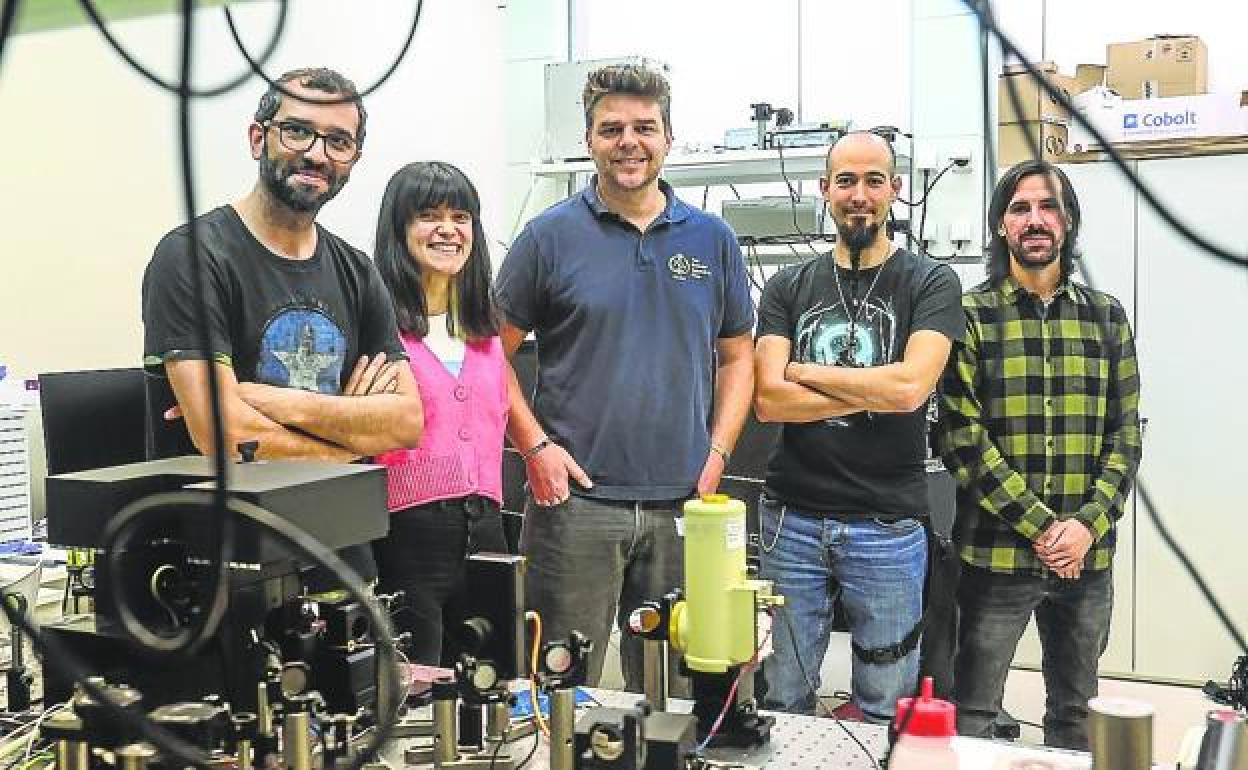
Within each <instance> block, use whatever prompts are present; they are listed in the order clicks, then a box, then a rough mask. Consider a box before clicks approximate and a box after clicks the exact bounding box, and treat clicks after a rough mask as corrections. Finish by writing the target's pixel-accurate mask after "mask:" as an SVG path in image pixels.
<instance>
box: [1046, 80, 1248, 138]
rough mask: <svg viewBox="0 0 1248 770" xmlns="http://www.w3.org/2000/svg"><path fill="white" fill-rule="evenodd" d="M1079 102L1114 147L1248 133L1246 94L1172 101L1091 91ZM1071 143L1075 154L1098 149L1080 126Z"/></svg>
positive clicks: (1074, 128) (1074, 129) (1072, 130)
mask: <svg viewBox="0 0 1248 770" xmlns="http://www.w3.org/2000/svg"><path fill="white" fill-rule="evenodd" d="M1075 102H1076V106H1077V107H1078V108H1079V111H1080V112H1081V113H1082V114H1084V115H1085V116H1087V117H1088V118H1089V120H1090V121H1091V122H1092V123H1093V124H1094V125H1095V126H1096V127H1097V128H1098V129H1099V130H1100V132H1101V133H1102V134H1104V135H1105V138H1106V139H1107V140H1109V142H1110V143H1112V144H1120V143H1127V142H1157V141H1163V140H1170V139H1193V140H1198V139H1206V138H1212V137H1223V136H1242V135H1244V134H1248V91H1232V92H1224V93H1214V94H1200V95H1198V96H1175V97H1171V98H1168V99H1120V98H1117V97H1115V96H1114V95H1112V94H1107V93H1106V92H1102V93H1096V92H1095V91H1088V92H1087V93H1086V94H1081V95H1080V96H1079V97H1078V98H1077V99H1076V100H1075ZM1069 144H1070V150H1071V151H1072V152H1086V151H1088V150H1095V149H1099V147H1100V145H1099V143H1098V142H1096V140H1095V139H1094V138H1093V137H1092V135H1091V134H1090V133H1089V132H1087V131H1086V130H1085V129H1084V128H1083V126H1081V125H1079V124H1078V123H1077V122H1073V125H1072V126H1071V128H1070V142H1069Z"/></svg>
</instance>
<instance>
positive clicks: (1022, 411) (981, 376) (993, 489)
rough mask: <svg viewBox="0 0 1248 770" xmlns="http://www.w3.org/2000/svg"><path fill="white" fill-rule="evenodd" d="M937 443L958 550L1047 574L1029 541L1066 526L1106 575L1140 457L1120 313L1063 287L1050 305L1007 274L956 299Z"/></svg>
mask: <svg viewBox="0 0 1248 770" xmlns="http://www.w3.org/2000/svg"><path fill="white" fill-rule="evenodd" d="M962 306H963V308H964V309H965V310H966V317H967V324H966V336H965V337H964V338H963V340H961V341H959V342H957V343H955V344H954V349H953V353H952V355H950V357H949V365H948V367H947V368H946V370H945V375H944V378H943V379H942V381H941V417H940V423H939V425H938V426H937V429H936V434H935V438H936V446H937V449H938V450H939V451H940V454H941V456H942V458H943V459H944V461H945V465H946V466H947V467H948V468H949V470H950V471H951V472H952V473H953V475H954V478H956V479H957V482H958V516H957V523H956V525H955V526H954V542H955V543H956V544H957V546H958V550H959V552H960V553H961V555H962V560H963V561H965V562H967V563H969V564H972V565H974V566H976V567H981V568H984V569H989V570H992V571H994V572H1012V573H1024V574H1036V575H1040V574H1043V573H1044V571H1045V568H1044V565H1043V564H1042V563H1041V562H1040V559H1039V558H1038V557H1037V556H1036V554H1035V551H1034V550H1032V541H1033V540H1035V539H1036V538H1037V537H1038V536H1039V535H1040V533H1041V532H1043V531H1044V530H1045V528H1047V527H1048V526H1049V525H1050V524H1052V523H1053V522H1054V521H1057V520H1064V519H1069V518H1076V519H1078V520H1079V521H1081V522H1083V523H1084V524H1086V525H1087V526H1088V529H1089V530H1091V532H1092V533H1093V537H1094V542H1093V545H1092V547H1091V549H1089V551H1088V555H1087V558H1086V559H1085V560H1084V568H1085V569H1091V570H1102V569H1107V568H1108V567H1109V565H1110V561H1111V560H1112V558H1113V555H1114V543H1115V540H1116V527H1115V522H1117V520H1118V518H1119V517H1121V516H1122V507H1123V503H1124V501H1125V499H1126V496H1127V493H1128V491H1129V490H1130V487H1131V481H1132V479H1133V478H1134V477H1135V470H1136V467H1137V466H1138V465H1139V462H1140V449H1141V447H1140V426H1139V412H1138V404H1139V393H1140V378H1139V370H1138V368H1137V366H1136V358H1135V342H1134V340H1133V339H1132V336H1131V326H1130V324H1129V323H1128V321H1127V315H1126V313H1125V311H1123V309H1122V305H1120V304H1119V303H1118V301H1117V300H1116V299H1114V298H1113V297H1111V296H1109V295H1108V294H1103V293H1101V292H1098V291H1094V290H1092V289H1089V288H1087V287H1086V286H1081V285H1078V284H1073V283H1071V282H1069V281H1067V282H1064V283H1063V284H1062V286H1061V287H1060V288H1059V289H1058V291H1057V294H1056V296H1055V297H1054V299H1053V302H1052V303H1051V304H1050V305H1049V306H1048V307H1047V308H1046V307H1044V305H1043V304H1042V303H1041V302H1040V300H1039V299H1038V298H1037V297H1035V296H1034V295H1032V294H1030V293H1029V292H1027V291H1025V290H1023V289H1022V288H1020V287H1019V286H1018V284H1017V283H1015V282H1014V280H1013V278H1008V277H1007V278H1006V279H1005V281H1003V282H1002V283H1001V284H1000V285H999V286H997V287H995V288H994V287H992V286H990V285H989V284H986V283H985V284H981V285H980V286H977V287H976V288H974V289H972V290H970V291H968V292H967V293H966V294H964V295H963V296H962Z"/></svg>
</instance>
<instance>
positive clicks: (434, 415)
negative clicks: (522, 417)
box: [376, 334, 507, 511]
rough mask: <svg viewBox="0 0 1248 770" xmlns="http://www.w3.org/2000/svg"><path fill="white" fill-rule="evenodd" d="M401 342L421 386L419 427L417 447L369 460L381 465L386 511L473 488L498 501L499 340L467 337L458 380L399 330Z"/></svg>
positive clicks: (502, 378)
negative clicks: (422, 418) (422, 425)
mask: <svg viewBox="0 0 1248 770" xmlns="http://www.w3.org/2000/svg"><path fill="white" fill-rule="evenodd" d="M403 347H404V348H406V349H407V355H408V359H409V362H410V364H411V367H412V374H413V375H415V377H416V384H417V385H418V386H419V387H420V403H421V406H422V407H423V409H424V413H425V432H424V435H423V436H422V437H421V439H420V446H418V447H417V448H415V449H399V450H395V451H392V452H386V453H384V454H381V455H378V456H377V458H376V461H377V462H379V463H381V464H383V465H385V466H387V476H388V479H387V482H388V487H389V507H390V510H391V511H397V510H402V509H404V508H409V507H411V506H413V505H420V504H423V503H429V502H433V501H435V500H446V499H450V498H455V497H464V496H466V495H472V494H477V495H482V496H484V497H489V498H491V499H493V500H495V501H496V502H498V503H500V504H501V503H502V500H503V431H504V429H505V428H506V426H507V378H506V375H505V372H506V371H507V370H506V366H507V363H506V359H505V358H504V356H503V345H502V342H501V341H500V340H499V338H498V337H489V338H487V339H483V340H472V341H469V342H468V343H467V345H466V346H465V348H464V365H463V367H462V368H461V369H460V373H459V377H458V378H456V377H454V376H452V375H451V373H450V372H449V371H447V368H446V367H445V366H444V365H443V364H442V362H441V361H439V360H438V358H437V356H435V355H434V354H433V352H432V351H431V350H429V348H428V346H426V345H425V343H424V341H423V340H421V339H418V338H416V337H413V336H411V335H408V334H404V335H403Z"/></svg>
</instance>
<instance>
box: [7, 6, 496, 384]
mask: <svg viewBox="0 0 1248 770" xmlns="http://www.w3.org/2000/svg"><path fill="white" fill-rule="evenodd" d="M424 5H425V8H424V12H423V17H422V21H421V25H420V28H419V30H418V31H417V34H416V39H415V41H414V42H413V46H412V50H411V52H410V53H409V55H408V57H407V59H406V60H405V61H404V62H403V63H402V65H401V66H400V68H399V69H398V71H397V72H396V73H395V75H394V76H393V77H392V78H391V80H390V81H388V82H387V83H386V84H385V85H384V86H383V87H382V88H381V90H379V91H377V92H376V93H375V94H373V95H372V96H370V97H368V98H367V99H366V102H365V103H366V107H367V109H368V112H369V123H368V137H367V141H366V144H365V147H364V155H363V157H362V158H361V160H360V162H359V163H358V165H357V166H356V169H355V171H354V173H353V176H352V180H351V182H350V183H349V184H348V185H347V187H346V189H345V190H344V191H343V192H342V193H341V194H340V195H339V196H338V198H337V199H336V200H334V201H333V202H332V203H330V204H329V205H328V206H327V207H326V208H325V209H324V211H323V212H322V214H321V218H320V220H321V222H322V223H324V224H325V225H326V226H328V227H329V228H330V229H332V230H334V231H335V232H337V233H338V234H340V235H342V236H343V237H345V238H346V239H347V240H349V241H350V242H351V243H353V244H354V245H356V246H358V247H360V248H363V249H365V250H369V249H371V246H372V240H373V235H372V234H373V230H374V227H375V221H376V219H375V218H376V213H377V207H378V205H379V203H380V199H381V193H382V190H383V189H384V186H385V183H386V181H387V180H388V178H389V176H390V175H391V174H392V173H393V172H394V171H395V170H396V169H397V168H398V167H399V166H401V165H402V164H404V163H407V162H409V161H412V160H418V159H430V158H439V159H443V160H448V161H451V162H453V163H456V164H458V165H460V166H461V167H462V168H463V169H464V170H465V171H466V172H467V173H468V175H469V176H470V177H471V178H472V179H473V181H474V182H475V183H476V184H477V187H478V188H479V190H480V192H481V195H482V198H483V209H484V217H485V220H486V226H487V230H488V231H489V232H491V233H494V232H501V231H503V230H504V228H503V226H502V225H501V224H500V223H501V222H502V220H503V218H504V217H503V197H504V190H503V179H504V174H503V168H504V160H503V157H504V152H503V140H502V134H503V130H504V129H503V125H504V123H503V82H504V72H503V64H502V62H503V57H502V54H501V51H502V46H503V36H502V29H503V25H502V18H503V11H502V9H501V8H500V3H498V2H497V0H456V2H450V3H448V2H436V1H429V2H425V4H424ZM412 8H413V4H412V3H409V2H404V3H398V2H393V0H353V2H351V3H350V4H347V3H344V2H341V1H340V0H302V2H298V3H291V4H290V11H289V13H290V15H289V19H288V29H287V32H286V35H285V37H284V39H283V43H282V45H281V47H280V48H279V49H278V51H277V54H276V55H275V56H274V58H273V60H272V62H271V63H270V64H269V67H268V70H269V72H271V73H280V72H282V71H285V70H287V69H292V68H294V67H300V66H310V65H311V66H315V65H326V66H330V67H334V68H336V69H338V70H340V71H341V72H343V73H344V74H345V75H347V76H348V77H350V78H352V79H353V80H354V81H355V82H356V84H357V85H358V86H360V87H361V88H363V87H366V86H367V85H369V84H371V82H373V81H374V80H375V79H376V78H377V77H378V76H379V75H380V74H381V73H382V72H383V71H384V70H385V68H386V66H387V65H388V64H389V62H390V60H391V59H392V57H393V56H394V55H395V54H397V52H398V50H399V47H400V45H401V43H402V41H403V39H404V37H405V36H406V33H407V31H408V29H409V26H410V21H411V16H412ZM348 9H349V10H348ZM235 18H236V19H237V20H238V23H239V26H240V27H241V28H242V30H243V37H244V39H245V40H246V41H247V42H248V43H249V45H250V46H251V47H252V50H253V51H258V49H259V48H260V47H261V46H262V44H263V42H264V41H265V40H266V39H267V35H268V32H269V29H270V25H271V23H272V21H273V20H274V19H275V18H276V5H275V4H274V3H247V4H242V5H239V6H238V7H237V8H236V9H235ZM178 26H179V22H178V19H177V17H176V16H173V15H169V16H157V17H152V18H146V19H141V20H135V21H127V22H121V23H118V24H116V25H115V30H116V33H117V35H118V37H120V38H121V39H122V40H123V41H124V42H125V44H126V45H127V46H128V47H130V48H131V49H132V50H133V51H134V52H135V54H136V56H138V57H139V58H140V59H142V60H143V61H144V62H145V63H148V64H149V66H151V67H152V68H155V69H158V70H159V71H160V72H162V73H164V74H165V76H166V77H167V78H169V79H172V78H173V76H174V75H176V61H177V44H178V43H177V41H178V37H177V33H178ZM197 28H198V29H199V30H200V35H199V37H198V38H197V41H196V48H195V51H196V53H197V56H196V69H197V72H199V73H200V82H201V83H204V84H208V83H217V82H220V81H221V80H222V79H223V78H224V77H226V75H227V73H228V74H233V73H235V72H237V71H238V70H239V68H240V66H245V64H244V63H243V62H242V60H241V59H240V58H239V56H238V54H237V52H236V50H235V49H234V47H233V43H232V42H231V41H230V38H229V33H228V31H227V29H226V27H225V23H224V20H223V16H222V13H221V11H220V10H219V9H208V10H203V11H200V12H199V13H198V14H197ZM262 91H263V88H262V84H261V83H260V82H259V81H258V80H253V81H252V82H251V83H250V84H248V85H247V86H245V87H244V88H243V89H242V90H240V91H237V92H235V93H232V94H230V95H227V96H225V97H223V98H220V99H215V100H212V101H206V102H200V103H197V105H196V107H195V111H194V117H195V125H194V151H195V161H196V163H195V171H196V181H197V193H198V198H199V205H200V209H201V210H207V209H209V208H212V207H214V206H216V205H219V204H221V203H223V202H227V201H230V200H235V199H237V198H238V197H239V196H241V195H242V194H243V193H245V192H246V191H247V190H248V189H249V188H250V187H251V184H252V183H253V182H254V180H255V173H256V171H255V163H254V161H252V160H251V157H250V154H249V153H248V149H247V140H246V129H247V125H248V122H249V121H250V116H251V114H252V112H253V111H254V109H255V105H256V101H257V100H258V98H259V96H260V94H261V93H262ZM0 112H2V114H3V115H4V120H2V121H0V147H5V148H7V149H8V151H7V152H6V153H5V161H4V163H5V165H4V169H5V170H4V176H3V179H4V181H3V183H2V184H0V212H3V214H0V217H2V218H3V224H2V226H0V271H2V272H0V361H3V362H6V363H8V364H9V369H10V372H11V376H30V375H33V374H35V373H37V372H40V371H52V370H61V369H84V368H93V367H112V366H134V365H136V364H137V363H138V362H139V360H140V354H141V324H140V321H139V283H140V279H141V276H142V271H143V268H144V266H145V264H146V263H147V260H148V258H149V257H150V255H151V250H152V247H153V246H154V245H155V243H156V241H157V240H158V239H159V237H160V236H161V235H162V234H163V233H164V232H166V231H167V230H169V229H170V228H172V227H174V226H176V225H177V224H178V223H179V222H180V221H182V220H183V219H184V211H183V203H182V198H181V192H180V189H181V188H180V177H179V171H178V167H177V157H178V156H177V144H176V133H175V131H176V124H175V121H176V102H175V100H174V99H173V97H171V96H169V95H168V94H165V93H162V92H159V91H157V90H155V89H154V88H153V87H151V86H150V85H148V84H147V82H146V81H143V80H141V79H140V78H139V76H138V75H136V74H134V73H132V72H131V71H130V70H129V69H127V68H126V65H125V64H124V63H123V62H121V61H120V60H119V59H118V58H117V57H116V56H115V55H114V54H113V53H112V51H111V50H110V49H108V48H107V47H106V45H105V44H104V42H103V41H102V39H101V38H100V36H99V35H98V33H96V31H95V30H94V29H92V28H78V29H69V30H57V31H52V32H44V33H37V34H30V35H22V36H19V37H16V38H14V39H12V40H10V42H9V46H8V49H7V50H6V52H5V58H4V62H3V69H2V70H0Z"/></svg>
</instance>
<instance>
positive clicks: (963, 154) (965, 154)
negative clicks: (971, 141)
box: [949, 148, 971, 174]
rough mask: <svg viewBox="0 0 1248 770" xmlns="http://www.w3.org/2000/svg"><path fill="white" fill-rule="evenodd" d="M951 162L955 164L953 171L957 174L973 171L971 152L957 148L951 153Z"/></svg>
mask: <svg viewBox="0 0 1248 770" xmlns="http://www.w3.org/2000/svg"><path fill="white" fill-rule="evenodd" d="M949 162H950V163H952V164H953V170H954V172H956V173H962V174H965V173H969V172H970V170H971V151H970V150H968V149H965V148H957V149H954V150H951V151H950V152H949Z"/></svg>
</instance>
